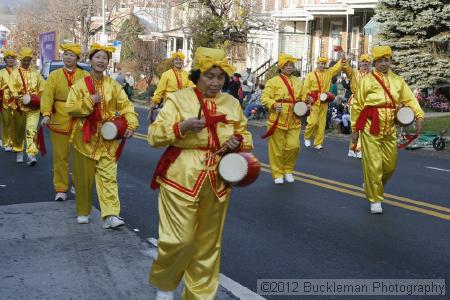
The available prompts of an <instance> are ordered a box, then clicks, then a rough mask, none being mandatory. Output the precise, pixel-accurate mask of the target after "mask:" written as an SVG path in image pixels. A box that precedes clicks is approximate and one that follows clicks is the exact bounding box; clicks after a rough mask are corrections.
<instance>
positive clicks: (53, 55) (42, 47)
mask: <svg viewBox="0 0 450 300" xmlns="http://www.w3.org/2000/svg"><path fill="white" fill-rule="evenodd" d="M39 53H40V62H41V67H43V66H44V64H45V63H46V62H48V61H52V60H56V59H57V57H58V53H59V52H58V34H57V33H56V31H50V32H42V33H40V34H39Z"/></svg>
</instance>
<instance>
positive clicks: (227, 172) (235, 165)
mask: <svg viewBox="0 0 450 300" xmlns="http://www.w3.org/2000/svg"><path fill="white" fill-rule="evenodd" d="M247 172H248V163H247V160H246V159H245V158H244V157H242V156H240V155H239V154H236V153H230V154H227V155H225V156H224V157H223V158H222V159H221V160H220V163H219V174H220V176H221V177H222V178H223V180H225V181H227V182H229V183H238V182H239V181H241V180H242V179H244V177H245V176H246V175H247Z"/></svg>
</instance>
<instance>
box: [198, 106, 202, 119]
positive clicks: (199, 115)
mask: <svg viewBox="0 0 450 300" xmlns="http://www.w3.org/2000/svg"><path fill="white" fill-rule="evenodd" d="M201 117H202V105H201V104H200V108H199V110H198V114H197V119H198V120H200V119H201Z"/></svg>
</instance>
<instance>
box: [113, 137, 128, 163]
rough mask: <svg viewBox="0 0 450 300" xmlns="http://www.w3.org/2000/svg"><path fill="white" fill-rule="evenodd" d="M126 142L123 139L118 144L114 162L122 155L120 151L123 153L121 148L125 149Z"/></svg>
mask: <svg viewBox="0 0 450 300" xmlns="http://www.w3.org/2000/svg"><path fill="white" fill-rule="evenodd" d="M126 141H127V139H126V138H123V139H122V141H121V142H120V144H119V148H117V150H116V161H118V160H119V158H120V156H121V155H122V151H123V148H124V147H125V142H126Z"/></svg>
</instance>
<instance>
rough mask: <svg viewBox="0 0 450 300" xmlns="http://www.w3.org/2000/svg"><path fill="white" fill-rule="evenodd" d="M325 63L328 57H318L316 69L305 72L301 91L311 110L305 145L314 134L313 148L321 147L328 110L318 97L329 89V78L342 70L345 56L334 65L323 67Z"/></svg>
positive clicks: (326, 104) (308, 145)
mask: <svg viewBox="0 0 450 300" xmlns="http://www.w3.org/2000/svg"><path fill="white" fill-rule="evenodd" d="M340 55H341V56H343V53H342V52H340ZM327 63H328V58H326V57H319V58H318V61H317V68H316V70H315V71H313V72H310V73H308V74H306V78H305V82H304V85H303V91H302V99H303V100H304V101H307V102H310V103H311V111H310V114H309V117H308V124H307V125H306V129H305V136H304V138H305V146H306V147H310V146H311V138H312V136H313V135H314V148H316V149H323V140H324V137H325V126H326V122H327V111H328V103H327V102H322V101H320V99H319V98H318V97H319V95H320V94H321V93H326V92H328V91H329V90H330V85H331V78H333V77H334V76H336V75H337V74H338V73H339V72H340V71H341V70H342V65H343V63H345V58H344V57H342V59H340V60H339V61H338V62H337V63H336V64H335V65H334V66H332V67H331V68H328V69H325V67H326V65H327Z"/></svg>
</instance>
